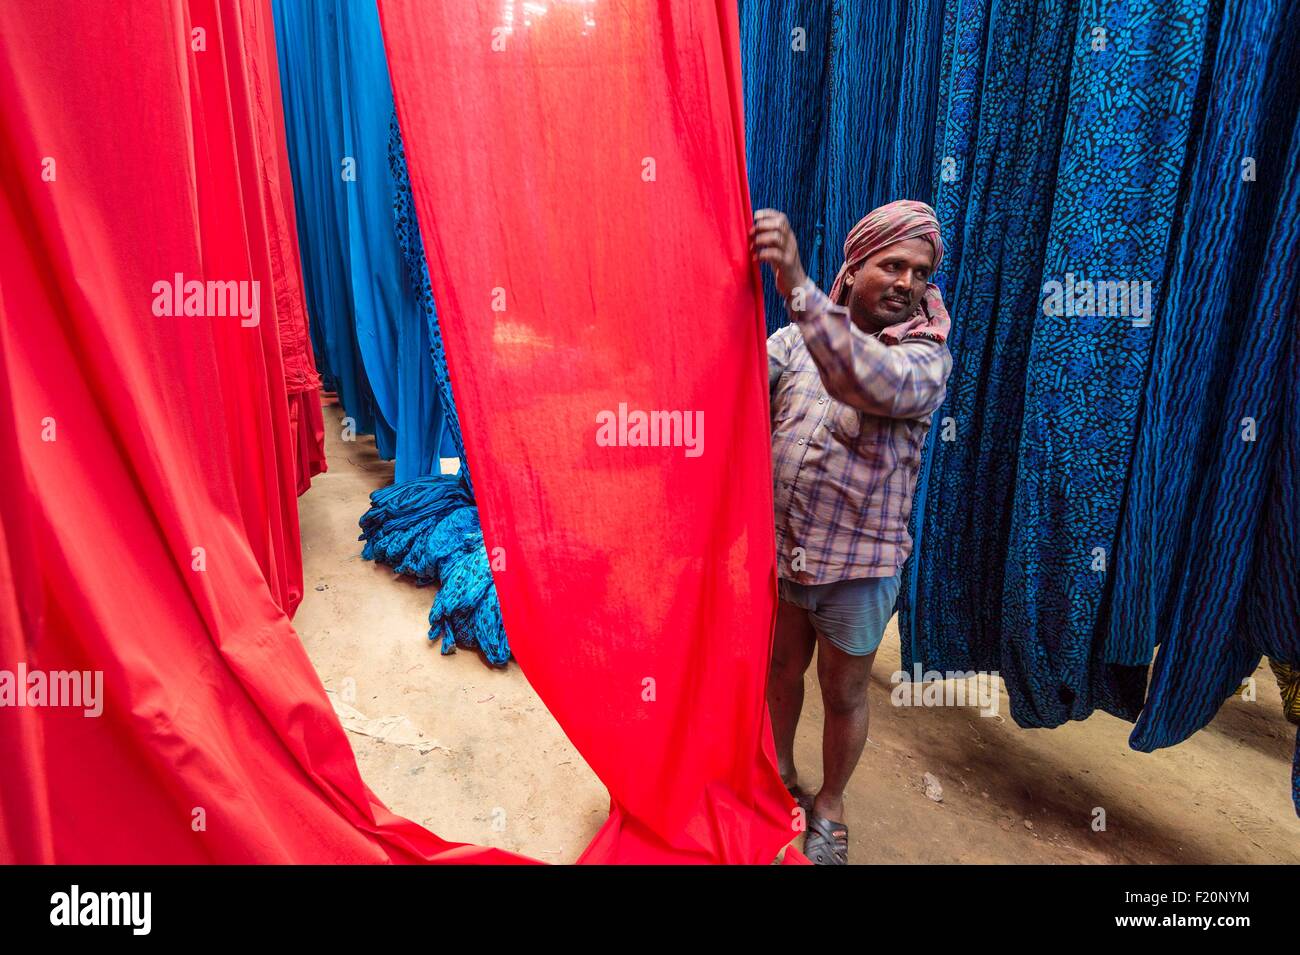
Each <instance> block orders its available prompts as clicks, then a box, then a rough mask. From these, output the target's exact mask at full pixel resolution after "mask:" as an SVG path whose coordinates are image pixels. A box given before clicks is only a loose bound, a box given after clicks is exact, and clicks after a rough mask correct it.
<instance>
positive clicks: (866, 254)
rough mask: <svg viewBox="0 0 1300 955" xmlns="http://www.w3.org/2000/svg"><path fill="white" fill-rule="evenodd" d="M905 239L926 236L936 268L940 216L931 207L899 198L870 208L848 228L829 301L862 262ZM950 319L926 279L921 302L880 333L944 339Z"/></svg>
mask: <svg viewBox="0 0 1300 955" xmlns="http://www.w3.org/2000/svg"><path fill="white" fill-rule="evenodd" d="M908 239H925V240H927V241H928V242H929V243H930V245H931V246H933V247H934V268H933V271H938V269H939V263H940V262H942V261H943V239H942V238H941V237H940V236H939V220H938V219H937V218H935V214H934V210H933V209H931V208H930V207H929V206H927V205H926V204H925V203H924V202H913V201H912V200H910V199H899V200H898V201H897V202H890V203H887V204H886V205H883V206H880V207H878V208H875V209H872V210H871V211H870V212H868V213H867V214H866V215H865V216H863V217H862V219H861V220H860V221H859V222H858V224H857V225H855V226H854V227H853V228H852V229H850V230H849V234H848V237H847V238H846V239H845V240H844V264H843V265H842V266H840V270H839V272H838V274H836V276H835V284H833V285H832V286H831V301H833V302H835V303H836V304H843V303H841V302H840V296H841V295H843V294H844V286H845V280H846V279H848V277H849V275H850V274H851V273H853V272H854V271H856V270H857V268H858V266H860V265H861V264H862V263H863V262H865V261H866V260H867V259H868V258H870V257H871V256H873V255H875V254H876V253H877V252H879V251H880V250H881V249H884V248H886V247H887V246H891V245H893V244H894V243H896V242H905V241H906V240H908ZM951 324H952V322H951V320H950V319H949V318H948V310H947V309H946V308H945V307H944V304H943V294H942V293H941V292H940V291H939V287H938V286H937V285H935V284H934V283H933V282H928V283H926V286H925V295H924V296H922V298H921V304H920V305H918V306H917V307H916V310H915V311H914V312H912V314H911V315H909V316H908V317H907V318H906V319H905V320H903V321H901V322H899V323H898V324H896V325H890V326H889V327H888V328H886V329H885V330H884V331H882V332H881V333H880V337H881V338H883V339H885V340H886V341H890V342H893V343H897V342H899V341H901V340H902V339H903V338H906V337H907V336H909V335H910V336H918V337H924V338H933V339H934V340H935V341H940V342H941V341H944V340H945V339H947V337H948V329H949V327H950V326H951Z"/></svg>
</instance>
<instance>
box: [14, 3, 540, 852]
mask: <svg viewBox="0 0 1300 955" xmlns="http://www.w3.org/2000/svg"><path fill="white" fill-rule="evenodd" d="M268 20H269V10H267V9H266V5H265V3H264V2H263V0H222V2H221V3H220V4H215V3H212V2H205V0H189V2H186V3H168V4H131V5H125V6H121V7H116V6H109V5H105V4H93V3H91V4H88V3H81V2H78V0H7V2H5V3H3V4H0V101H2V102H4V104H5V108H4V110H2V111H0V142H3V144H4V148H2V149H0V418H3V425H4V428H3V430H4V431H5V433H6V434H8V435H10V436H11V438H12V440H10V441H6V442H0V473H2V474H3V475H4V481H5V484H4V487H3V493H0V670H5V671H8V672H9V673H16V672H17V671H18V668H19V667H20V666H22V667H24V668H25V669H26V672H27V673H29V674H31V673H33V672H37V671H39V672H43V673H47V674H48V673H50V672H51V671H64V672H67V671H80V672H82V673H87V674H89V675H90V677H89V678H90V680H91V683H90V686H91V692H92V694H93V696H94V697H95V700H94V702H90V701H89V700H88V699H87V698H85V697H83V699H82V705H81V706H44V707H41V708H39V709H30V708H26V707H24V708H18V709H10V708H9V707H5V710H4V713H3V718H0V757H3V765H4V772H5V783H4V785H0V863H12V862H66V863H81V864H100V863H127V864H134V863H207V862H216V863H266V862H274V863H339V862H367V863H383V862H419V861H444V862H457V861H488V862H509V861H517V860H516V859H515V857H513V856H511V855H510V854H508V853H503V852H499V851H494V850H485V849H477V848H475V847H467V846H460V845H457V844H454V843H448V842H445V841H444V840H441V839H439V838H438V837H436V836H434V835H433V834H432V833H430V832H428V831H426V830H424V829H422V828H421V827H419V826H417V825H415V824H414V823H411V822H409V821H407V820H405V819H401V818H398V817H396V816H394V815H393V814H392V813H391V812H389V811H388V810H387V809H386V808H385V807H384V806H383V805H382V804H381V803H380V802H379V801H378V800H377V799H376V798H375V797H374V795H373V794H372V793H371V792H370V791H369V789H368V788H367V787H366V785H365V784H364V782H363V781H362V779H361V776H360V774H359V772H358V770H357V765H356V762H355V760H354V757H353V755H352V751H351V748H350V747H349V745H348V741H347V738H346V736H345V735H344V732H343V729H342V727H341V726H340V724H339V720H338V718H337V717H336V716H335V714H334V711H333V709H332V708H331V705H330V702H329V700H328V698H327V696H326V694H325V690H324V688H323V687H322V686H321V682H320V679H319V677H318V676H317V675H316V672H315V670H314V669H313V668H312V665H311V663H310V661H309V660H308V658H307V655H306V652H305V651H304V649H303V646H302V643H301V641H300V640H299V639H298V637H297V635H296V634H295V633H294V631H293V628H292V627H291V625H290V623H289V620H288V618H287V616H286V615H285V611H286V609H288V604H289V603H291V600H290V599H289V597H288V591H287V589H286V587H287V584H288V582H289V577H288V574H287V572H286V571H287V564H286V562H288V561H292V560H296V559H297V555H298V554H299V550H300V542H299V540H298V531H297V524H296V522H295V523H288V522H285V521H283V520H282V517H283V515H285V514H288V513H292V512H293V509H294V506H295V504H296V464H295V461H294V451H293V448H292V441H291V438H290V434H289V413H288V402H287V398H286V381H285V368H284V366H283V364H282V363H281V360H280V356H281V350H280V342H279V340H278V334H277V333H278V329H279V327H280V322H279V318H280V316H278V315H277V314H275V309H276V308H277V307H278V306H279V298H278V296H277V295H275V294H273V290H272V289H271V288H270V287H269V286H268V285H266V284H261V285H260V286H258V289H259V290H260V291H259V292H257V293H254V294H256V295H257V297H256V298H255V299H253V301H256V302H258V303H259V305H260V321H259V322H258V323H257V324H247V325H246V324H244V323H243V321H242V319H243V318H244V317H245V316H243V315H242V314H228V313H225V312H218V313H216V314H213V313H211V312H207V313H205V314H194V312H193V311H191V312H190V313H188V314H185V313H182V314H165V309H163V308H161V306H162V305H163V304H165V300H164V301H163V302H160V301H159V299H158V295H159V293H158V291H157V286H158V283H160V282H161V283H163V284H164V285H165V284H166V283H168V282H170V281H172V279H173V277H174V276H175V275H176V274H177V273H180V274H181V275H182V276H183V277H184V279H185V280H186V281H194V282H199V283H204V284H206V283H208V282H221V283H226V282H232V283H236V286H237V287H242V288H244V289H245V290H250V289H252V288H253V286H252V285H251V283H252V282H254V281H257V282H259V283H262V282H264V281H265V280H266V279H267V276H268V274H272V273H273V267H272V266H271V265H270V260H271V252H270V251H269V249H268V245H267V243H268V238H267V235H266V232H265V231H264V229H263V228H261V227H259V226H258V219H259V217H260V216H261V215H262V211H261V210H260V209H259V208H257V202H258V198H257V197H258V196H259V195H262V194H263V193H262V190H261V189H259V188H257V187H256V186H257V184H258V177H259V175H260V174H261V171H262V169H263V168H264V167H262V166H261V165H260V164H258V162H257V161H256V160H255V159H254V158H253V157H254V155H255V153H256V144H257V135H258V134H257V133H256V132H255V129H254V124H250V122H249V113H248V112H247V110H248V103H247V102H246V101H245V100H244V98H243V96H244V92H243V89H241V87H243V84H246V83H247V84H249V86H247V87H243V88H244V89H247V88H255V85H253V81H252V80H251V79H250V78H249V77H248V76H247V75H246V74H245V72H244V71H245V70H247V69H248V68H249V66H248V63H249V62H250V59H249V58H251V57H252V56H253V51H254V50H256V49H257V48H258V47H259V45H260V44H269V35H268V34H266V33H258V32H256V31H257V30H258V29H259V27H258V24H259V23H261V24H265V23H266V22H268ZM260 29H263V30H264V29H265V28H264V27H262V28H260ZM249 31H253V32H252V33H251V34H250V32H249ZM264 48H265V49H266V50H267V51H268V53H269V49H270V47H269V45H268V46H265V47H264ZM123 64H127V65H129V68H123ZM249 162H253V165H252V166H251V167H250V166H249V165H248V163H249ZM267 228H269V227H267ZM208 300H209V301H210V300H211V299H208ZM160 312H164V313H163V314H160ZM241 446H242V447H241ZM298 566H299V568H300V565H298ZM299 572H300V570H299ZM96 675H98V680H99V681H100V682H99V683H98V686H99V690H98V692H96V691H95V690H94V686H95V680H96ZM65 685H66V683H65ZM83 685H85V684H83ZM87 702H90V705H86V704H87ZM96 709H98V710H99V712H98V713H95V712H94V711H95V710H96ZM87 711H89V712H87ZM15 715H17V718H15ZM11 780H13V781H14V782H13V783H12V784H11ZM88 793H92V794H93V797H94V798H87V794H88Z"/></svg>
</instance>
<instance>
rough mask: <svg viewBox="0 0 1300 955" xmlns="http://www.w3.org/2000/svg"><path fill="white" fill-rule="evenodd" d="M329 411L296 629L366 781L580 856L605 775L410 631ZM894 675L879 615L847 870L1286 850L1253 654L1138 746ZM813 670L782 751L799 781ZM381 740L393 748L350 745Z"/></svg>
mask: <svg viewBox="0 0 1300 955" xmlns="http://www.w3.org/2000/svg"><path fill="white" fill-rule="evenodd" d="M339 416H340V412H339V410H338V408H337V407H327V408H326V429H327V432H328V436H327V454H328V460H329V466H330V470H329V472H328V473H326V474H323V475H320V476H318V477H317V478H316V479H315V481H314V482H313V486H312V488H311V490H310V491H308V492H307V494H305V495H304V496H303V497H302V499H301V501H300V512H301V515H302V539H303V552H304V558H305V565H306V598H305V599H304V601H303V603H302V607H301V608H300V609H299V611H298V614H297V617H296V619H295V620H294V623H295V626H296V627H297V629H298V632H299V634H301V636H302V640H303V643H304V644H305V646H306V648H307V651H308V653H309V654H310V655H311V658H312V661H313V662H314V663H315V665H316V668H317V670H318V671H319V672H320V675H321V679H322V680H323V681H324V683H325V686H326V688H327V689H328V690H330V691H332V692H334V693H335V695H336V696H338V697H339V698H340V700H342V701H346V702H347V703H348V704H349V705H350V706H351V707H352V709H351V710H346V712H348V713H349V714H350V716H349V717H348V718H346V719H345V721H344V722H345V725H347V726H348V727H349V733H348V738H349V739H350V740H351V741H352V746H353V749H354V750H355V751H356V754H357V761H358V762H359V764H360V766H361V773H362V776H363V777H364V778H365V779H366V781H367V783H368V784H369V785H370V787H371V788H372V789H373V790H374V791H375V792H376V794H377V795H378V796H379V797H380V798H381V799H383V800H385V801H386V802H387V803H388V805H389V806H390V807H391V808H392V809H393V810H394V811H396V812H398V813H401V814H402V815H405V816H407V817H408V818H410V819H413V820H416V821H417V822H420V823H422V824H424V825H425V826H427V827H429V828H431V829H433V830H434V831H435V832H437V833H438V834H439V835H441V836H443V837H444V838H447V839H452V840H457V841H466V842H475V843H479V844H481V845H490V846H498V847H501V848H504V849H510V850H514V851H516V852H521V853H524V854H526V855H529V856H532V857H534V858H537V859H541V860H544V861H547V862H570V861H572V860H574V859H576V858H577V856H578V854H579V853H580V852H581V850H582V849H583V847H584V846H585V845H586V844H587V842H588V840H589V839H590V838H591V837H592V836H593V835H594V834H595V832H596V830H597V828H598V827H599V826H600V824H601V822H602V821H603V820H604V818H605V814H606V812H607V810H608V797H607V796H606V793H605V789H604V787H603V786H602V785H601V784H600V782H599V780H597V779H596V777H595V775H594V774H593V773H592V772H591V770H590V769H589V768H588V766H587V764H586V762H584V760H583V759H582V757H581V756H579V755H578V753H577V751H576V750H575V749H574V748H573V746H572V744H570V743H569V741H568V739H567V738H566V737H565V735H564V733H563V732H562V731H561V730H560V728H559V726H558V725H556V723H555V721H554V720H553V719H552V718H551V716H550V714H549V713H548V712H547V709H546V707H545V706H544V705H543V704H542V702H541V700H540V699H538V697H537V694H536V693H534V692H533V689H532V687H530V686H529V684H528V681H527V680H526V679H525V678H524V675H523V673H521V672H520V670H519V667H518V666H517V665H516V664H514V663H512V664H511V665H510V667H509V668H508V669H505V670H497V669H494V668H492V667H489V666H488V665H486V664H485V663H484V662H483V661H482V660H481V658H480V657H479V656H477V655H476V654H472V653H466V652H464V651H461V652H458V653H456V654H453V655H450V656H445V657H444V656H441V655H440V654H439V652H438V649H437V647H436V646H435V645H433V644H431V643H430V642H429V640H428V639H427V638H426V632H427V629H428V625H427V617H428V612H429V606H430V604H431V602H432V600H433V593H434V592H433V590H432V589H427V588H426V589H421V588H419V587H416V586H414V585H413V584H412V583H410V582H409V581H407V580H405V579H400V578H397V577H394V576H393V574H392V573H391V572H390V571H389V570H387V569H386V568H383V567H379V566H376V565H374V564H372V563H369V562H367V561H363V560H362V559H361V557H360V556H359V555H360V550H361V545H360V544H359V543H358V542H357V539H356V538H357V534H358V528H357V518H358V517H360V516H361V514H362V513H363V512H364V511H365V509H366V506H367V495H368V494H369V493H370V492H371V491H372V490H374V489H376V488H379V487H382V486H384V485H385V484H387V483H389V481H390V480H391V477H392V466H391V464H390V463H386V462H383V461H380V460H379V459H378V457H377V456H376V454H375V450H374V443H373V441H372V440H370V439H368V438H359V439H357V440H356V441H355V442H346V443H345V442H343V441H341V440H339V437H338V436H339V433H340V429H339V425H338V419H339ZM898 667H899V646H898V630H897V626H896V623H891V624H890V627H889V630H888V631H887V632H886V635H885V642H884V645H883V646H882V647H881V650H880V652H879V654H878V655H877V658H876V666H875V674H874V676H873V682H872V687H871V691H870V692H871V739H870V741H869V743H868V744H867V749H866V752H865V753H864V754H863V758H862V762H861V763H860V764H859V766H858V770H857V773H856V775H855V777H854V779H853V782H852V784H851V785H850V788H849V792H848V795H847V798H846V804H847V815H848V818H847V820H846V821H847V823H848V826H849V830H850V833H851V846H850V859H851V860H852V861H853V862H855V863H886V862H889V863H898V862H917V863H945V862H1039V863H1042V862H1087V863H1107V862H1123V863H1168V862H1177V863H1243V862H1245V863H1251V862H1272V863H1278V862H1281V863H1297V862H1300V820H1298V819H1297V818H1296V814H1295V810H1294V809H1293V808H1292V805H1291V797H1290V767H1291V756H1292V751H1293V740H1294V738H1295V728H1294V727H1293V726H1290V725H1289V724H1288V723H1287V722H1286V721H1285V720H1284V719H1283V718H1282V714H1281V707H1280V704H1279V702H1278V692H1277V684H1276V682H1275V681H1274V679H1273V676H1272V673H1271V672H1270V671H1269V669H1268V667H1267V665H1264V666H1261V668H1260V669H1259V670H1258V672H1257V673H1256V674H1255V677H1256V681H1257V686H1256V699H1255V700H1254V701H1246V700H1243V699H1240V698H1235V699H1233V700H1231V701H1230V702H1229V703H1227V704H1226V705H1225V706H1224V707H1223V709H1222V710H1221V711H1220V713H1219V716H1218V718H1217V719H1216V720H1215V721H1214V722H1213V723H1212V724H1211V725H1210V726H1209V727H1208V728H1207V729H1205V730H1203V731H1202V732H1200V733H1198V734H1197V735H1196V736H1194V737H1193V738H1192V739H1190V740H1189V741H1187V742H1185V743H1183V744H1181V745H1179V746H1176V747H1174V748H1172V749H1167V750H1163V751H1161V752H1158V753H1154V754H1147V753H1137V752H1134V751H1132V750H1130V749H1129V748H1128V744H1127V740H1128V733H1129V725H1128V724H1126V723H1124V722H1123V721H1121V720H1118V719H1115V718H1113V717H1110V716H1107V715H1105V714H1101V713H1098V714H1096V715H1094V716H1093V717H1092V718H1091V719H1089V720H1087V721H1086V722H1083V723H1071V724H1069V725H1067V726H1063V727H1060V728H1059V729H1054V730H1023V729H1020V728H1018V727H1017V726H1016V725H1015V724H1014V723H1013V722H1011V720H1010V718H1009V717H1008V716H1007V715H1006V714H1007V713H1008V712H1009V706H1008V704H1007V699H1006V695H1005V693H1002V694H1001V699H1000V706H999V713H1000V714H1001V715H999V716H995V717H981V716H980V715H979V711H978V710H977V709H976V708H973V707H963V708H959V707H938V708H934V707H928V708H927V707H896V706H893V705H891V702H890V690H891V685H890V680H889V677H890V674H892V673H893V672H894V671H896V670H897V669H898ZM814 671H815V667H813V668H810V671H809V676H808V693H807V700H806V702H805V707H804V717H803V720H802V722H801V723H800V727H799V736H798V743H797V750H796V752H797V757H798V765H799V768H800V772H801V775H802V778H803V779H804V780H805V781H806V782H813V783H815V782H816V781H817V779H818V778H819V773H820V765H821V760H820V752H821V749H820V747H821V720H822V710H821V704H820V697H819V694H818V690H817V686H816V676H815V672H814ZM394 730H395V732H394V737H393V738H396V739H399V740H405V741H398V742H393V741H380V740H379V739H377V738H375V737H374V736H367V735H363V734H364V732H367V731H369V732H381V733H385V732H390V731H394ZM927 773H928V774H930V775H931V776H932V777H933V782H932V783H931V785H930V786H929V789H930V795H927V792H926V790H927V785H926V778H925V777H926V774H927ZM934 783H937V786H938V789H936V787H935V785H934ZM940 791H941V792H940ZM933 796H941V799H940V800H936V799H934V798H932V797H933ZM1098 810H1102V811H1104V823H1105V826H1104V829H1101V828H1100V827H1099V826H1098V825H1097V823H1098V822H1099V821H1100V820H1101V819H1102V816H1101V815H1100V814H1099V812H1098Z"/></svg>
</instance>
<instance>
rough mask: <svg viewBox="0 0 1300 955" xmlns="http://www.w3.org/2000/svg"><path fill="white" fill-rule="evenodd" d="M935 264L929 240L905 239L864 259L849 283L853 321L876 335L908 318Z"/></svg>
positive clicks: (918, 301)
mask: <svg viewBox="0 0 1300 955" xmlns="http://www.w3.org/2000/svg"><path fill="white" fill-rule="evenodd" d="M933 267H934V247H933V246H932V245H930V243H929V242H928V241H927V240H926V239H904V240H903V241H902V242H895V243H894V244H893V245H888V246H885V248H883V249H881V250H880V251H879V252H877V253H876V254H875V255H872V256H871V257H869V258H868V259H867V260H866V261H864V262H863V263H862V264H861V265H860V266H858V270H857V272H856V273H854V275H853V284H852V285H850V286H849V300H848V306H849V315H850V317H851V318H852V319H853V324H855V325H857V326H858V328H860V329H862V330H863V331H864V332H867V333H868V334H871V335H874V334H876V333H877V332H879V331H882V330H883V329H886V328H888V327H889V326H890V325H896V324H897V323H899V322H901V321H903V320H904V319H906V318H907V317H908V316H909V315H911V314H912V311H913V310H914V309H915V308H916V307H917V306H918V305H919V304H920V303H921V299H922V297H923V296H924V295H925V286H926V283H927V282H929V280H930V272H931V270H932V269H933Z"/></svg>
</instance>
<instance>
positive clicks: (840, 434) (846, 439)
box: [826, 399, 865, 447]
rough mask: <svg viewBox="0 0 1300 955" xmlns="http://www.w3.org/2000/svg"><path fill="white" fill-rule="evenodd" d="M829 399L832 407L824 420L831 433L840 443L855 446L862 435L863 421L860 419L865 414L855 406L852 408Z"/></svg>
mask: <svg viewBox="0 0 1300 955" xmlns="http://www.w3.org/2000/svg"><path fill="white" fill-rule="evenodd" d="M831 400H832V401H833V402H834V407H833V408H832V409H831V413H830V414H829V415H828V416H827V422H826V423H827V425H828V427H829V428H830V431H831V434H833V435H834V436H835V440H837V441H839V442H840V443H841V444H846V445H848V446H849V447H856V446H857V444H858V441H859V440H860V439H861V437H862V431H863V428H864V427H865V422H864V421H863V420H862V419H863V417H864V416H865V412H862V411H859V410H858V409H857V408H852V407H850V406H849V405H846V404H841V403H840V402H838V401H834V399H831Z"/></svg>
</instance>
